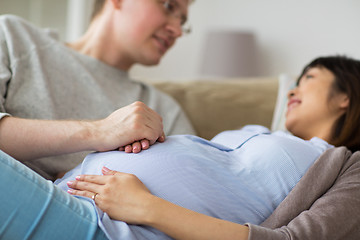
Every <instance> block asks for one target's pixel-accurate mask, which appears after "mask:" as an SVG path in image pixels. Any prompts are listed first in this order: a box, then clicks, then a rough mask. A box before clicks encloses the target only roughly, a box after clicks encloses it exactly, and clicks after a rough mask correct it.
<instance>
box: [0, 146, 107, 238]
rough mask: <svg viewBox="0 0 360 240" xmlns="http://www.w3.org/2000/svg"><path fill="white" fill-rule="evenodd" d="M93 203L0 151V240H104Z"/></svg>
mask: <svg viewBox="0 0 360 240" xmlns="http://www.w3.org/2000/svg"><path fill="white" fill-rule="evenodd" d="M97 221H98V219H97V215H96V210H95V208H94V207H93V205H92V203H91V202H89V201H86V200H84V199H78V198H75V197H73V196H71V195H70V194H68V193H66V192H64V191H62V190H61V189H59V188H58V187H56V186H55V185H54V184H53V183H52V182H51V181H47V180H45V179H44V178H42V177H41V176H40V175H38V174H37V173H35V172H34V171H32V170H31V169H29V168H28V167H26V166H24V165H23V164H21V163H20V162H18V161H16V160H15V159H13V158H11V157H10V156H9V155H7V154H5V153H4V152H2V151H0V239H11V240H16V239H107V238H106V236H105V234H104V232H103V231H102V230H101V229H100V228H99V227H98V224H97Z"/></svg>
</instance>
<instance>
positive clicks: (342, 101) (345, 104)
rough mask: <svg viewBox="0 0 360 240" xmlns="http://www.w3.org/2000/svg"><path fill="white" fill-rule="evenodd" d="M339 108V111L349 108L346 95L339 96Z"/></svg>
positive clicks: (348, 100)
mask: <svg viewBox="0 0 360 240" xmlns="http://www.w3.org/2000/svg"><path fill="white" fill-rule="evenodd" d="M339 103H340V104H339V107H340V108H341V109H346V108H348V107H349V105H350V99H349V97H348V95H347V94H341V95H340V96H339Z"/></svg>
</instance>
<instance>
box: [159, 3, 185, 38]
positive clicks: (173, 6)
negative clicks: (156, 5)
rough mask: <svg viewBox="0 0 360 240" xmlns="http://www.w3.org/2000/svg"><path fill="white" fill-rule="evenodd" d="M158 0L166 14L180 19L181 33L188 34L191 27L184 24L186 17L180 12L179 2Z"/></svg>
mask: <svg viewBox="0 0 360 240" xmlns="http://www.w3.org/2000/svg"><path fill="white" fill-rule="evenodd" d="M159 2H160V3H161V4H162V6H163V8H164V11H165V13H166V15H168V16H170V17H172V18H176V19H178V20H180V25H181V31H182V32H183V34H190V33H191V27H190V26H188V25H187V26H184V25H185V24H186V20H187V18H186V16H184V15H183V14H182V12H181V8H180V6H179V3H178V2H177V1H176V0H160V1H159Z"/></svg>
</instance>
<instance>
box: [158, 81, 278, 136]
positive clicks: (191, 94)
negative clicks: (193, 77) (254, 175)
mask: <svg viewBox="0 0 360 240" xmlns="http://www.w3.org/2000/svg"><path fill="white" fill-rule="evenodd" d="M152 84H153V85H154V86H155V87H157V88H158V89H160V90H161V91H163V92H165V93H168V94H170V95H172V96H173V97H174V98H175V100H177V101H178V102H179V103H180V105H181V106H182V107H183V109H184V111H185V112H186V113H187V115H188V117H189V118H190V120H191V122H192V123H193V126H194V128H195V130H196V131H197V134H198V135H199V136H201V137H203V138H206V139H211V138H212V137H214V136H215V135H216V134H218V133H219V132H221V131H224V130H230V129H238V128H240V127H242V126H244V125H246V124H261V125H264V126H266V127H268V128H270V127H271V121H272V117H273V111H274V108H275V103H276V97H277V90H278V79H277V78H252V79H243V78H240V79H225V80H216V81H210V80H207V81H201V80H199V81H184V82H169V81H162V82H161V81H160V82H152Z"/></svg>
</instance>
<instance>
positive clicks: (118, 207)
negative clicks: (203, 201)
mask: <svg viewBox="0 0 360 240" xmlns="http://www.w3.org/2000/svg"><path fill="white" fill-rule="evenodd" d="M102 172H103V174H104V176H98V175H81V176H79V177H77V180H76V181H73V182H69V183H68V186H69V187H70V188H72V190H69V193H70V194H73V195H78V196H85V197H88V198H92V197H93V196H95V199H94V201H95V203H96V205H97V206H99V208H100V209H101V210H103V211H104V212H106V213H107V214H108V215H109V216H110V217H111V218H112V219H115V220H120V221H125V222H127V223H129V224H137V225H147V226H151V227H154V228H156V229H158V230H160V231H162V232H164V233H166V234H168V235H169V236H171V237H173V238H175V239H195V240H196V239H221V240H226V239H239V240H245V239H248V234H249V229H248V227H246V226H243V225H240V224H237V223H233V222H229V221H225V220H221V219H217V218H213V217H210V216H206V215H203V214H200V213H197V212H193V211H191V210H188V209H185V208H182V207H180V206H178V205H175V204H173V203H171V202H168V201H166V200H164V199H161V198H158V197H156V196H154V195H152V194H151V193H150V191H149V190H148V189H147V188H146V187H145V185H144V184H143V183H142V182H141V181H140V180H139V179H138V178H137V177H136V176H134V175H131V174H126V173H120V172H116V171H111V170H109V169H107V168H105V167H104V168H103V169H102ZM94 194H96V195H94Z"/></svg>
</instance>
